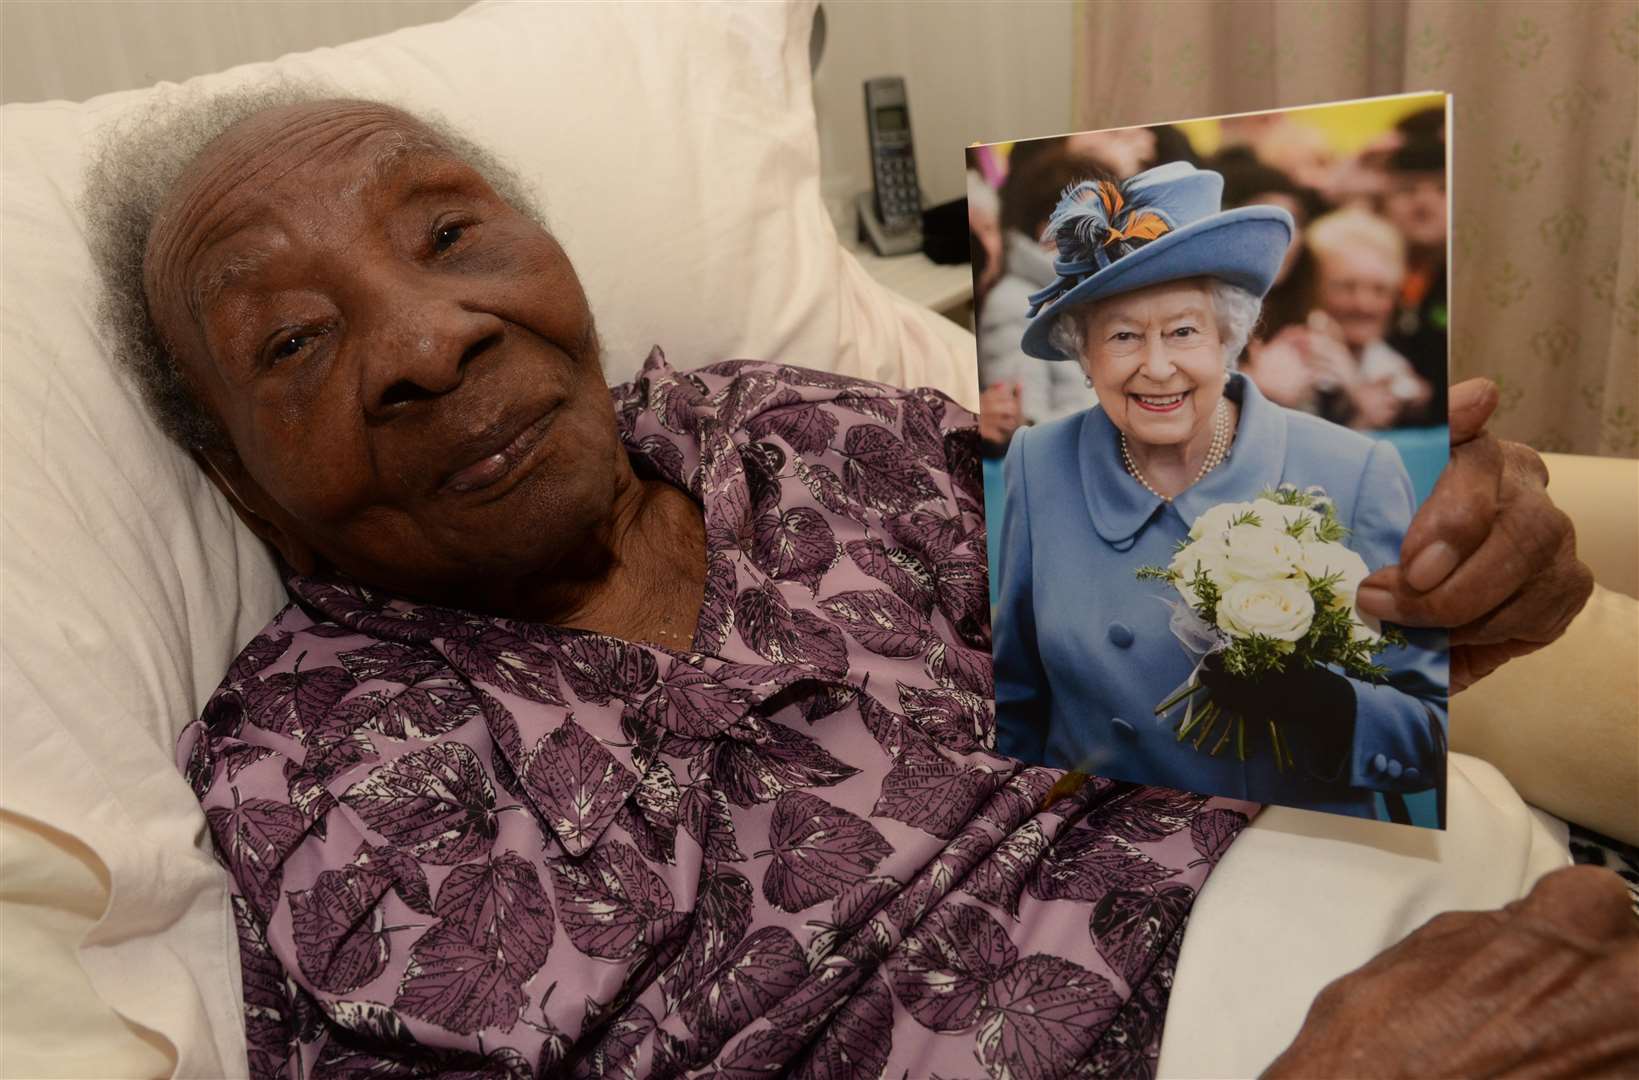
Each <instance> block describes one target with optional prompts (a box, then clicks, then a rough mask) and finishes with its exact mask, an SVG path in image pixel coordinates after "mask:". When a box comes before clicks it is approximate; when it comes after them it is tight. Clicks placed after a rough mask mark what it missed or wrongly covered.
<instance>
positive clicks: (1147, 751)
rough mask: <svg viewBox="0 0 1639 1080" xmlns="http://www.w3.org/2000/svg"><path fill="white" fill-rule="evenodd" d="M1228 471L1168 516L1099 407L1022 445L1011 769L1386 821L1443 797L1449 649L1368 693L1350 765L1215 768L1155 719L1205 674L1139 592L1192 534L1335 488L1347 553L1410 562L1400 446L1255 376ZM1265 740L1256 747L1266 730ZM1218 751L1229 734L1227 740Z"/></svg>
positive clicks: (1216, 761)
mask: <svg viewBox="0 0 1639 1080" xmlns="http://www.w3.org/2000/svg"><path fill="white" fill-rule="evenodd" d="M1227 392H1228V394H1229V396H1230V397H1231V398H1232V399H1234V400H1237V401H1238V402H1239V403H1240V406H1241V413H1240V420H1239V424H1238V427H1237V430H1236V437H1235V441H1234V444H1233V448H1232V450H1231V452H1230V455H1229V458H1228V460H1227V461H1225V462H1224V464H1222V465H1220V466H1219V467H1218V468H1217V469H1215V470H1213V471H1212V472H1210V473H1208V474H1207V476H1206V477H1205V478H1203V479H1202V480H1201V482H1200V483H1197V484H1196V485H1195V486H1193V487H1191V488H1190V489H1188V490H1187V491H1185V492H1183V493H1182V494H1180V495H1179V496H1178V497H1177V498H1176V499H1175V500H1174V501H1173V502H1171V503H1166V502H1163V501H1162V500H1161V499H1159V498H1157V497H1156V496H1154V495H1152V494H1150V493H1149V492H1148V491H1146V490H1145V489H1144V488H1143V487H1141V486H1139V484H1138V483H1137V482H1136V481H1135V480H1133V478H1132V477H1131V476H1129V475H1128V474H1127V473H1126V471H1125V470H1124V469H1123V468H1122V465H1121V455H1120V448H1119V443H1118V436H1117V431H1116V428H1115V425H1114V424H1112V423H1111V422H1110V420H1109V418H1108V417H1107V416H1106V415H1105V413H1104V411H1103V410H1102V409H1100V408H1098V407H1097V406H1094V407H1093V408H1091V409H1088V410H1087V411H1085V412H1082V413H1078V414H1076V415H1074V416H1069V417H1065V418H1064V419H1062V420H1058V421H1055V422H1053V423H1049V424H1045V425H1042V426H1040V427H1035V428H1027V429H1024V430H1021V431H1020V432H1019V433H1018V434H1017V435H1015V436H1014V439H1013V443H1012V446H1011V447H1010V448H1009V450H1008V454H1007V462H1006V466H1005V470H1004V474H1005V478H1006V481H1005V482H1006V500H1005V510H1004V513H1003V515H1002V522H1001V528H1000V530H999V533H993V534H992V540H993V542H998V543H1000V544H1001V559H1000V564H1001V599H1000V604H999V606H998V607H997V610H996V612H995V619H994V624H993V625H994V633H995V662H996V711H997V732H998V734H997V748H998V749H999V750H1001V751H1002V752H1004V753H1007V754H1009V755H1011V756H1014V757H1018V758H1022V759H1024V760H1027V761H1032V762H1042V763H1046V764H1049V765H1058V766H1075V767H1079V768H1081V769H1082V770H1083V771H1085V772H1091V773H1095V774H1098V775H1103V776H1111V777H1116V778H1119V779H1123V780H1134V781H1141V782H1146V783H1154V784H1162V785H1165V786H1169V787H1175V788H1181V789H1184V790H1187V791H1197V792H1207V793H1212V794H1219V795H1232V796H1237V797H1240V798H1245V799H1250V800H1254V801H1258V802H1276V803H1283V804H1287V805H1294V806H1304V807H1310V808H1313V809H1321V810H1329V811H1333V812H1341V813H1347V814H1354V815H1357V816H1361V817H1372V816H1374V815H1375V809H1374V801H1373V799H1372V792H1373V791H1384V792H1412V791H1419V790H1424V789H1427V788H1430V787H1433V786H1435V784H1436V782H1437V781H1438V780H1439V778H1440V774H1441V773H1442V772H1443V770H1444V768H1445V761H1444V756H1443V747H1444V745H1445V725H1446V687H1447V686H1448V684H1449V683H1448V673H1447V663H1446V652H1445V635H1444V634H1443V633H1441V634H1429V633H1423V634H1414V635H1412V646H1411V647H1410V648H1406V649H1391V650H1389V651H1388V652H1386V653H1384V654H1382V655H1381V656H1379V658H1378V662H1379V663H1384V664H1387V665H1388V666H1389V668H1390V669H1391V671H1392V675H1391V677H1390V680H1389V682H1388V683H1387V684H1386V685H1372V684H1369V683H1364V682H1360V681H1354V680H1351V685H1352V687H1353V689H1354V692H1355V728H1354V739H1353V747H1352V751H1351V752H1349V753H1348V754H1347V755H1345V757H1344V759H1342V760H1338V761H1335V762H1315V761H1308V762H1305V761H1302V760H1300V761H1299V764H1298V767H1297V768H1296V769H1288V770H1287V771H1285V772H1284V773H1282V772H1279V771H1277V770H1276V768H1275V764H1274V759H1273V757H1272V755H1271V754H1270V753H1269V750H1268V740H1267V736H1266V735H1265V736H1264V737H1262V738H1253V739H1251V740H1250V741H1249V743H1248V755H1247V756H1248V760H1246V761H1245V762H1242V761H1240V760H1238V758H1237V756H1236V754H1235V751H1234V740H1233V739H1231V741H1230V743H1229V744H1228V745H1227V746H1226V747H1225V748H1224V750H1223V751H1222V752H1220V753H1219V754H1218V756H1216V757H1211V756H1208V755H1207V754H1205V753H1203V752H1201V751H1199V750H1196V749H1195V748H1194V747H1193V746H1191V745H1190V743H1188V742H1183V743H1180V742H1178V741H1177V740H1176V738H1175V735H1174V732H1175V728H1176V722H1175V719H1172V718H1169V719H1160V718H1157V717H1156V716H1155V715H1154V713H1153V710H1154V707H1155V705H1156V704H1157V703H1159V702H1160V701H1161V700H1162V698H1163V697H1165V696H1166V695H1167V694H1168V693H1169V692H1171V691H1172V690H1173V689H1174V688H1176V687H1178V686H1179V685H1181V684H1182V683H1183V682H1184V680H1185V679H1186V678H1187V677H1188V676H1189V673H1190V670H1191V667H1192V662H1191V660H1190V658H1189V657H1188V656H1187V655H1186V654H1185V652H1184V650H1183V647H1182V646H1181V645H1180V644H1179V643H1178V640H1177V639H1176V638H1174V637H1173V635H1172V633H1171V632H1170V631H1169V629H1168V625H1167V624H1168V618H1169V616H1170V609H1169V608H1168V606H1167V605H1166V604H1165V603H1164V602H1163V600H1165V599H1176V598H1177V594H1176V593H1175V592H1174V591H1173V590H1172V589H1171V588H1170V587H1169V586H1167V585H1165V584H1162V583H1160V582H1156V581H1140V580H1138V579H1137V578H1136V577H1134V571H1135V570H1137V568H1138V567H1140V566H1145V565H1155V566H1165V565H1167V563H1168V562H1170V561H1171V558H1172V553H1173V550H1174V547H1175V546H1176V544H1177V542H1178V541H1179V540H1181V539H1183V538H1184V537H1185V535H1186V534H1187V533H1188V531H1189V524H1190V523H1191V522H1193V521H1194V520H1195V518H1196V517H1197V516H1198V515H1199V514H1201V513H1202V512H1204V511H1205V510H1207V509H1208V508H1210V507H1212V506H1215V505H1217V504H1218V503H1222V502H1230V501H1244V500H1250V499H1252V498H1254V497H1256V496H1257V494H1258V493H1259V492H1261V491H1263V490H1265V489H1267V488H1274V487H1276V486H1277V485H1279V484H1283V483H1289V484H1296V485H1297V486H1298V487H1300V488H1306V487H1309V486H1310V485H1313V484H1318V485H1320V486H1321V487H1322V488H1324V489H1325V491H1326V494H1327V495H1328V496H1330V497H1331V499H1332V500H1333V502H1334V503H1335V505H1336V508H1337V514H1338V517H1339V518H1340V519H1341V521H1342V522H1343V524H1344V525H1345V526H1347V527H1348V529H1349V530H1350V535H1349V536H1348V537H1346V538H1345V541H1344V542H1345V543H1346V544H1347V545H1348V546H1349V547H1351V548H1353V549H1354V550H1355V551H1357V552H1358V553H1359V554H1360V555H1361V557H1362V558H1364V559H1365V561H1366V565H1367V566H1368V567H1369V568H1370V569H1372V570H1376V569H1378V568H1379V567H1382V566H1385V565H1388V564H1390V563H1394V562H1398V561H1399V549H1400V541H1401V539H1402V537H1403V536H1404V535H1405V531H1406V527H1407V525H1408V524H1409V523H1410V521H1411V515H1412V509H1413V498H1412V487H1411V481H1410V479H1409V478H1408V477H1407V475H1406V470H1405V468H1404V466H1403V465H1402V464H1401V463H1400V456H1399V454H1398V453H1396V451H1395V449H1394V447H1392V446H1390V445H1388V444H1387V443H1382V442H1376V441H1374V440H1372V439H1369V438H1367V437H1365V436H1363V435H1360V434H1358V433H1356V432H1353V431H1349V430H1347V429H1344V428H1341V427H1338V426H1337V425H1335V424H1330V423H1327V422H1326V421H1323V420H1319V419H1317V418H1315V417H1312V416H1308V415H1305V414H1303V413H1298V412H1293V411H1291V410H1289V409H1285V408H1282V407H1280V406H1278V405H1275V404H1274V403H1272V402H1270V401H1269V400H1268V399H1266V398H1264V397H1263V396H1262V395H1261V394H1260V393H1259V392H1258V390H1257V388H1256V387H1255V386H1254V385H1253V384H1252V383H1251V382H1250V381H1249V380H1247V379H1246V378H1245V376H1242V375H1235V376H1233V377H1232V378H1231V380H1230V384H1229V388H1228V391H1227ZM1249 734H1251V733H1250V732H1249ZM1213 739H1214V741H1216V734H1214V736H1213Z"/></svg>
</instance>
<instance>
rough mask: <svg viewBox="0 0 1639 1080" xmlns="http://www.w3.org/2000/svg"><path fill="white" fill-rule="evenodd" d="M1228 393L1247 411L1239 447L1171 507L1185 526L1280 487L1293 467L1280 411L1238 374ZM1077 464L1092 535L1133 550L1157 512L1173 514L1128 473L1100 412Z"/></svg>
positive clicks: (1084, 430) (1085, 428) (1085, 433)
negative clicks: (1287, 466)
mask: <svg viewBox="0 0 1639 1080" xmlns="http://www.w3.org/2000/svg"><path fill="white" fill-rule="evenodd" d="M1224 393H1225V395H1226V396H1227V397H1228V398H1229V399H1230V400H1231V401H1235V402H1237V403H1238V404H1239V405H1240V407H1241V412H1240V419H1239V420H1238V421H1237V423H1236V427H1235V441H1234V443H1233V444H1232V445H1231V446H1230V450H1229V456H1228V457H1227V458H1226V459H1225V460H1224V462H1223V464H1221V465H1219V466H1218V467H1217V468H1216V469H1213V470H1212V471H1211V472H1209V473H1207V475H1206V476H1205V477H1203V478H1202V479H1201V481H1200V482H1199V483H1197V484H1194V485H1192V486H1191V487H1189V488H1187V489H1186V490H1184V491H1183V492H1181V493H1180V494H1179V495H1178V497H1177V498H1175V499H1174V500H1173V501H1172V503H1171V506H1170V509H1171V511H1172V512H1174V513H1176V514H1178V515H1179V517H1181V518H1182V519H1183V520H1184V521H1185V522H1191V521H1194V520H1195V519H1196V518H1197V517H1199V516H1200V515H1201V514H1202V513H1204V512H1206V511H1207V510H1209V509H1210V508H1212V507H1213V506H1216V505H1218V504H1219V503H1222V502H1231V501H1234V500H1237V499H1248V498H1251V497H1252V496H1253V495H1255V494H1256V493H1257V492H1260V491H1263V490H1264V489H1265V488H1273V487H1275V486H1276V485H1277V484H1279V483H1280V478H1281V468H1282V466H1283V465H1284V463H1285V460H1286V418H1285V416H1284V415H1283V413H1282V410H1281V408H1280V406H1278V405H1276V404H1274V403H1273V402H1271V401H1270V400H1269V399H1268V398H1266V397H1264V396H1263V395H1262V394H1261V393H1259V392H1258V388H1257V387H1256V386H1255V385H1253V383H1252V381H1251V380H1250V379H1248V378H1247V377H1246V376H1245V375H1241V374H1238V373H1237V374H1234V375H1231V376H1230V378H1229V385H1228V386H1227V387H1226V388H1225V391H1224ZM1077 457H1078V459H1079V462H1080V465H1081V486H1082V492H1083V494H1084V495H1085V497H1086V499H1087V509H1088V512H1089V513H1090V514H1091V515H1092V519H1093V528H1094V529H1095V530H1096V531H1097V532H1098V535H1099V536H1100V537H1101V538H1102V539H1103V540H1104V541H1105V542H1106V543H1109V544H1112V545H1115V546H1117V547H1126V546H1130V545H1131V543H1132V542H1133V540H1134V539H1135V538H1136V537H1137V535H1138V534H1139V533H1140V532H1142V531H1143V530H1144V528H1145V527H1146V526H1147V525H1148V524H1149V523H1150V522H1151V521H1152V520H1153V519H1154V518H1155V516H1156V514H1157V512H1159V511H1162V510H1163V509H1166V508H1168V504H1167V503H1166V502H1165V501H1164V500H1162V499H1161V498H1160V497H1159V496H1157V495H1154V494H1152V493H1151V492H1150V491H1148V490H1147V489H1146V488H1145V487H1144V486H1143V485H1142V484H1140V483H1138V481H1136V480H1134V479H1133V478H1132V476H1131V475H1130V474H1129V473H1128V472H1127V469H1126V466H1125V465H1124V464H1123V463H1122V461H1121V440H1120V432H1119V431H1118V430H1117V428H1116V426H1115V424H1113V423H1112V422H1111V421H1110V418H1109V416H1108V415H1107V414H1106V413H1105V412H1104V410H1103V409H1102V408H1100V407H1098V406H1096V405H1095V406H1094V407H1093V408H1091V409H1088V410H1087V412H1086V413H1084V414H1083V417H1082V422H1081V435H1080V439H1079V440H1078V446H1077Z"/></svg>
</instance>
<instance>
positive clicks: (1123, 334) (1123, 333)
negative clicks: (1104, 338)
mask: <svg viewBox="0 0 1639 1080" xmlns="http://www.w3.org/2000/svg"><path fill="white" fill-rule="evenodd" d="M1137 336H1138V335H1137V334H1135V333H1133V332H1132V331H1131V330H1117V331H1116V332H1115V333H1114V334H1112V335H1110V340H1111V341H1131V340H1133V339H1134V338H1136V337H1137Z"/></svg>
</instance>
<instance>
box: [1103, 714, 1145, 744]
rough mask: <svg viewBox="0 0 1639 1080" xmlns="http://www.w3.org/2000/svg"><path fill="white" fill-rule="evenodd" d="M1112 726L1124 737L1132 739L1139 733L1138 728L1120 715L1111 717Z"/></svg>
mask: <svg viewBox="0 0 1639 1080" xmlns="http://www.w3.org/2000/svg"><path fill="white" fill-rule="evenodd" d="M1110 726H1111V727H1112V728H1114V729H1115V733H1116V734H1117V735H1120V736H1121V737H1122V738H1124V739H1130V738H1132V737H1133V736H1134V735H1137V734H1138V729H1137V728H1135V727H1133V726H1132V725H1131V724H1130V723H1128V722H1127V721H1125V720H1123V719H1121V717H1119V716H1112V717H1111V718H1110Z"/></svg>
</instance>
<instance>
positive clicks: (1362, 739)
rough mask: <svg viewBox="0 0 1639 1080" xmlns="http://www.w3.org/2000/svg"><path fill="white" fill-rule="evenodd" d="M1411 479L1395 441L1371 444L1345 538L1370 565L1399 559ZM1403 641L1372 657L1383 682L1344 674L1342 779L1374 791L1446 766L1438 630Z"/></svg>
mask: <svg viewBox="0 0 1639 1080" xmlns="http://www.w3.org/2000/svg"><path fill="white" fill-rule="evenodd" d="M1414 505H1415V500H1414V498H1413V495H1412V487H1411V478H1410V477H1409V476H1408V475H1407V474H1406V469H1405V466H1404V465H1403V464H1401V462H1400V455H1399V453H1398V452H1397V451H1396V450H1395V449H1394V447H1393V446H1392V445H1390V444H1388V443H1385V442H1379V443H1377V444H1375V445H1374V446H1373V448H1372V450H1371V452H1370V453H1369V454H1368V455H1367V458H1366V466H1365V469H1364V470H1363V471H1362V474H1361V478H1360V490H1359V492H1358V493H1357V495H1356V497H1355V504H1354V515H1353V520H1352V521H1350V522H1349V523H1348V525H1349V528H1350V530H1351V532H1350V536H1349V539H1348V541H1347V543H1348V544H1349V546H1350V547H1352V548H1354V549H1355V550H1356V551H1357V552H1359V553H1360V556H1361V558H1363V559H1365V560H1366V566H1367V567H1368V568H1369V569H1371V570H1377V569H1379V568H1381V567H1384V566H1387V565H1389V564H1391V563H1395V562H1398V561H1399V559H1400V542H1401V540H1402V539H1403V538H1404V537H1405V533H1406V528H1407V526H1409V525H1410V524H1411V517H1412V510H1413V507H1414ZM1407 637H1408V638H1410V641H1411V643H1410V645H1409V646H1407V647H1406V648H1403V649H1390V650H1388V651H1387V652H1384V653H1382V654H1381V655H1380V656H1379V657H1378V661H1379V662H1380V663H1382V664H1384V665H1385V666H1386V667H1388V668H1389V672H1390V674H1389V679H1388V681H1387V682H1386V683H1369V682H1365V681H1362V680H1359V679H1351V680H1350V682H1351V683H1352V684H1353V687H1354V693H1355V728H1354V747H1353V751H1352V754H1351V756H1350V760H1349V761H1348V762H1347V763H1346V767H1347V769H1348V776H1347V780H1348V782H1349V784H1351V785H1352V786H1354V787H1358V788H1366V789H1369V790H1375V791H1398V792H1411V791H1422V790H1424V789H1427V788H1431V787H1434V786H1435V785H1436V784H1437V783H1438V782H1439V780H1440V773H1441V772H1442V771H1443V770H1444V769H1445V753H1444V747H1445V742H1446V738H1445V736H1446V718H1447V712H1446V709H1447V692H1448V691H1447V688H1448V686H1449V685H1450V675H1449V671H1448V668H1447V662H1448V657H1447V646H1446V634H1445V631H1443V630H1442V631H1412V632H1408V633H1407Z"/></svg>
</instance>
